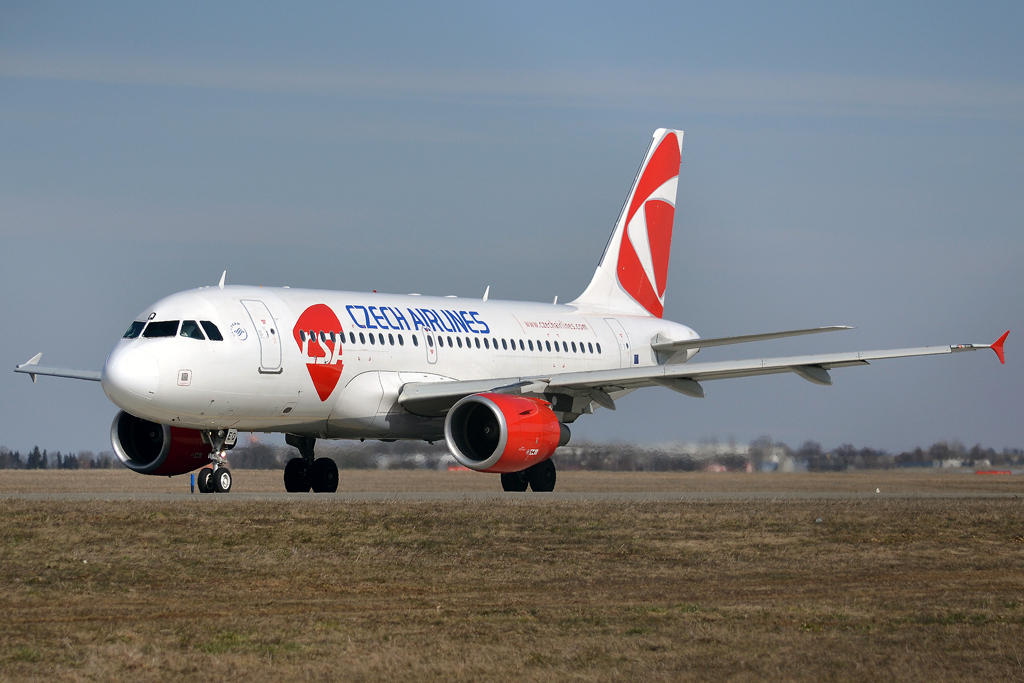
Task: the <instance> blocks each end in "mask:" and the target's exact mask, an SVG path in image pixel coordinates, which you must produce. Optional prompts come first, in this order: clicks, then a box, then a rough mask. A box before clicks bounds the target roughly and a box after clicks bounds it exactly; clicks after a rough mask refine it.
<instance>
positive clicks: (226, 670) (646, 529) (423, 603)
mask: <svg viewBox="0 0 1024 683" xmlns="http://www.w3.org/2000/svg"><path fill="white" fill-rule="evenodd" d="M12 475H17V476H12ZM23 475H32V476H34V477H36V479H35V480H32V479H31V478H30V477H29V476H23ZM55 475H60V476H59V477H56V476H55ZM65 475H68V476H67V477H66V478H65ZM104 475H105V476H104ZM343 475H344V476H343V486H347V487H349V488H350V489H351V487H353V486H356V485H357V484H358V485H360V486H362V487H363V488H362V489H361V490H389V489H381V488H374V487H384V486H391V487H394V488H397V487H400V486H405V487H408V488H406V489H404V490H447V489H446V488H445V487H456V488H459V489H463V490H469V489H471V488H473V487H477V486H485V485H486V486H490V487H492V488H493V487H495V486H496V482H489V481H488V480H490V479H493V478H491V477H484V476H479V475H473V474H465V473H451V474H449V473H429V472H428V473H420V472H398V473H396V472H382V473H376V472H359V473H347V472H346V473H343ZM424 475H426V476H424ZM49 477H55V478H53V479H48V478H49ZM105 477H112V478H105ZM124 477H130V479H129V478H124ZM279 477H280V472H272V473H260V472H243V471H238V472H236V486H238V487H239V490H242V487H243V485H246V486H251V487H259V486H267V487H268V489H267V490H279V489H278V487H279ZM58 479H59V481H58ZM669 480H670V481H669ZM33 481H34V482H35V483H32V482H33ZM115 481H116V482H118V483H120V484H122V485H125V486H134V487H147V486H151V485H152V484H149V483H146V482H151V481H153V480H151V479H149V478H146V477H139V476H136V475H131V474H130V473H123V472H79V473H74V472H72V473H56V472H46V473H25V472H10V473H8V472H4V473H0V492H3V491H12V490H14V489H15V488H18V487H21V488H22V489H32V490H40V489H39V488H38V487H39V486H40V482H44V485H45V482H50V483H53V484H59V486H62V487H67V488H66V490H81V491H84V490H96V489H97V488H103V487H104V486H113V484H112V483H111V482H115ZM478 481H483V482H485V483H482V484H476V483H474V482H478ZM129 482H132V483H129ZM135 482H138V483H135ZM156 482H160V485H161V486H173V487H174V488H173V489H172V490H175V491H180V490H182V488H181V487H182V486H183V484H182V480H181V479H180V478H179V479H172V480H156ZM245 482H248V483H247V484H245ZM656 482H661V483H662V484H664V485H665V486H670V488H669V489H667V490H759V491H765V490H809V491H818V490H858V491H861V490H865V488H868V487H870V490H874V488H875V487H880V488H882V489H883V490H886V488H887V487H893V488H891V489H890V490H896V488H897V487H905V488H906V489H907V490H910V489H912V490H914V491H921V492H924V491H968V490H978V489H972V488H971V487H982V489H983V490H992V491H999V492H1010V491H1020V490H1021V485H1020V478H1018V477H1012V478H1011V477H1005V478H995V477H978V476H969V475H953V474H948V473H920V472H915V473H903V472H898V473H886V472H881V473H851V474H846V473H843V474H833V475H815V474H801V475H760V474H758V475H699V474H682V475H661V474H657V475H655V474H651V475H647V474H643V475H635V474H605V473H564V475H560V482H559V483H560V486H559V488H560V489H561V490H567V489H569V488H570V487H577V488H576V489H575V490H581V489H582V488H584V487H587V486H590V487H594V488H595V489H597V488H599V487H605V488H604V489H603V490H651V487H652V486H655V485H658V484H656ZM184 486H187V482H186V483H185V484H184ZM32 487H36V488H32ZM609 487H610V488H609ZM638 487H639V488H638ZM798 487H809V488H798ZM112 490H119V491H121V490H130V489H126V488H116V487H115V488H113V489H112ZM147 490H156V489H147ZM250 490H257V489H250ZM662 490H665V489H662ZM228 496H230V494H228ZM199 500H201V498H200V497H199V496H198V495H197V497H196V499H195V500H192V499H186V500H184V501H180V500H179V501H175V502H144V501H117V502H105V501H93V502H80V501H24V500H9V499H8V500H0V591H2V593H0V679H3V680H34V679H35V680H44V679H45V680H48V681H50V680H104V681H105V680H128V679H130V680H132V681H144V680H191V679H207V678H209V679H214V680H245V681H249V682H251V681H262V680H329V679H337V680H355V681H358V680H400V681H423V680H452V679H454V680H509V681H511V680H515V681H563V680H585V681H587V680H640V679H642V680H726V679H728V680H741V681H742V680H760V679H765V678H769V679H780V680H815V681H820V680H844V681H845V680H907V681H932V682H933V681H937V680H1022V679H1024V638H1022V636H1024V507H1022V506H1024V496H1022V498H1020V499H1015V498H1004V499H968V500H951V499H935V498H932V499H873V500H871V499H869V500H751V501H688V502H679V503H664V502H658V503H655V502H629V501H599V502H587V501H573V502H565V501H562V502H558V501H550V500H547V501H546V500H543V499H541V498H537V499H534V500H529V499H528V500H525V501H523V500H518V501H502V502H494V501H486V502H484V501H456V502H416V501H401V502H399V501H379V502H366V501H357V502H353V501H349V502H322V501H321V502H308V501H296V502H290V501H289V502H245V501H239V502H237V503H222V504H219V505H216V506H210V505H201V504H197V502H198V501H199ZM818 519H820V520H821V521H820V522H817V521H816V520H818Z"/></svg>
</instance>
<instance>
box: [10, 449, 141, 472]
mask: <svg viewBox="0 0 1024 683" xmlns="http://www.w3.org/2000/svg"><path fill="white" fill-rule="evenodd" d="M114 466H118V467H120V466H121V461H120V460H118V459H117V458H115V457H114V454H113V453H109V452H103V453H100V454H99V455H94V454H93V452H92V451H82V452H80V453H68V454H67V455H64V454H63V453H61V452H60V451H56V452H55V453H47V452H46V451H45V450H44V451H40V450H39V446H36V447H35V448H33V449H32V450H31V451H29V452H28V453H27V454H26V455H25V456H24V459H23V458H22V455H21V453H19V452H18V451H9V450H7V449H6V448H2V447H0V470H109V469H110V468H112V467H114Z"/></svg>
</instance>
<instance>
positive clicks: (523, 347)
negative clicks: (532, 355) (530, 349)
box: [519, 339, 526, 351]
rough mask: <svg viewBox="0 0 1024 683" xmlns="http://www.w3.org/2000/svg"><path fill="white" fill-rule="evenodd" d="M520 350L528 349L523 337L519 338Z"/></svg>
mask: <svg viewBox="0 0 1024 683" xmlns="http://www.w3.org/2000/svg"><path fill="white" fill-rule="evenodd" d="M519 350H520V351H525V350H526V344H524V343H523V340H522V339H520V340H519Z"/></svg>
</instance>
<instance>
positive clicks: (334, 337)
mask: <svg viewBox="0 0 1024 683" xmlns="http://www.w3.org/2000/svg"><path fill="white" fill-rule="evenodd" d="M337 339H338V337H337V336H336V335H335V334H334V333H333V332H331V343H332V344H333V343H334V342H335V341H337Z"/></svg>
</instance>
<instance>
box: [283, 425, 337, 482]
mask: <svg viewBox="0 0 1024 683" xmlns="http://www.w3.org/2000/svg"><path fill="white" fill-rule="evenodd" d="M284 440H285V441H286V442H287V443H288V445H289V446H295V447H296V448H298V449H299V455H301V456H302V457H299V458H292V459H291V460H289V461H288V464H287V465H285V468H284V490H285V491H288V492H289V493H309V491H310V489H312V490H313V492H314V493H334V492H335V491H337V490H338V466H337V464H335V462H334V461H333V460H331V459H330V458H317V457H316V456H314V455H313V446H315V445H316V439H314V438H312V437H308V436H295V435H294V434H287V435H285V438H284Z"/></svg>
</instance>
